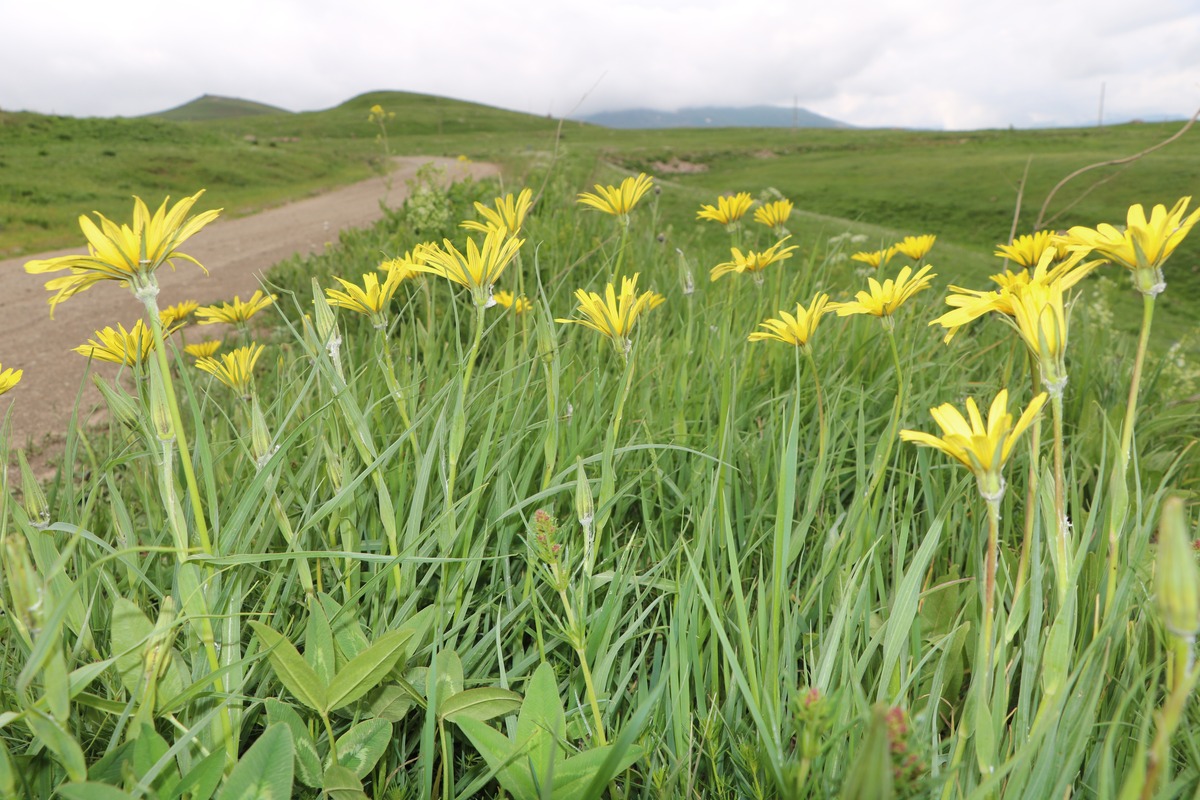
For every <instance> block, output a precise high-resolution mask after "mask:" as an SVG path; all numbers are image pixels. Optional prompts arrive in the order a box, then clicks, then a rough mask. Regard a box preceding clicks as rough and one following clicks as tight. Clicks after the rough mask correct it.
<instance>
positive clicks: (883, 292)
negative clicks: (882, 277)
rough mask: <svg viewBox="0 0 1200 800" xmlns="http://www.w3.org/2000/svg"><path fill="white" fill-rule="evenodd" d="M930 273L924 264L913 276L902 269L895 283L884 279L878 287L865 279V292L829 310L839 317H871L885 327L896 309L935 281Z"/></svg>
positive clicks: (869, 279)
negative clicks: (860, 315) (859, 315)
mask: <svg viewBox="0 0 1200 800" xmlns="http://www.w3.org/2000/svg"><path fill="white" fill-rule="evenodd" d="M931 269H933V267H932V266H931V265H929V264H926V265H925V266H923V267H921V269H920V271H919V272H917V274H916V275H913V272H912V267H905V268H904V269H902V270H900V274H899V275H897V276H896V280H894V281H893V280H892V279H891V278H888V279H887V280H886V281H884V282H883V283H882V284H880V283H879V281H877V280H875V279H874V278H867V286H868V287H869V290H868V291H865V292H859V293H858V294H856V295H855V296H854V297H855V299H854V300H853V301H851V302H848V303H831V304H830V305H829V309H830V310H831V311H835V312H837V315H838V316H839V317H846V316H849V315H851V314H871V315H872V316H876V317H880V318H881V319H883V320H884V324H885V325H886V324H888V323H889V322H890V321H891V316H892V314H894V313H895V312H896V309H898V308H899V307H900V306H901V305H903V304H904V302H905V301H906V300H908V298H910V297H912V296H913V295H915V294H917V293H918V292H922V291H924V290H926V289H928V288H929V283H930V281H932V280H933V279H934V278H936V277H937V275H935V274H931V273H930V272H929V270H931Z"/></svg>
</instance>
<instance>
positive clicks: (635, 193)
mask: <svg viewBox="0 0 1200 800" xmlns="http://www.w3.org/2000/svg"><path fill="white" fill-rule="evenodd" d="M653 185H654V180H653V178H651V177H650V176H648V175H647V174H646V173H644V172H639V173H638V176H637V177H636V178H632V177H630V178H626V179H625V180H623V181H621V185H620V186H601V185H600V184H598V183H597V184H596V192H595V194H593V193H592V192H580V194H579V199H578V202H580V203H583V204H584V205H585V206H591V207H592V208H594V209H596V210H598V211H603V212H604V213H605V214H612V215H613V216H614V217H619V218H620V219H621V221H622V222H624V223H625V224H626V225H628V224H629V212H631V211H633V207H634V206H635V205H637V202H638V200H641V199H642V197H643V196H644V195H645V194H646V192H648V191H650V187H651V186H653Z"/></svg>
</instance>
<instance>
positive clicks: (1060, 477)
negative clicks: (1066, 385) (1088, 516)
mask: <svg viewBox="0 0 1200 800" xmlns="http://www.w3.org/2000/svg"><path fill="white" fill-rule="evenodd" d="M1050 410H1051V411H1052V412H1053V413H1052V416H1053V417H1054V525H1055V529H1056V535H1055V537H1054V542H1055V550H1056V552H1057V553H1058V557H1057V559H1056V564H1055V571H1056V574H1057V578H1058V602H1059V605H1060V606H1061V605H1062V604H1063V603H1065V602H1066V599H1067V583H1068V580H1069V577H1068V570H1069V567H1070V565H1069V564H1068V560H1067V558H1068V555H1067V554H1068V553H1069V552H1070V542H1069V539H1070V532H1069V530H1068V529H1069V527H1070V522H1068V520H1067V501H1066V483H1067V480H1066V475H1065V470H1064V467H1063V400H1062V392H1061V391H1057V392H1054V393H1052V394H1051V397H1050Z"/></svg>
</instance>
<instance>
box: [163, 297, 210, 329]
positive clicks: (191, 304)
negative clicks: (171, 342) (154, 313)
mask: <svg viewBox="0 0 1200 800" xmlns="http://www.w3.org/2000/svg"><path fill="white" fill-rule="evenodd" d="M199 307H200V304H199V303H197V302H195V301H193V300H185V301H184V302H182V303H176V304H175V305H173V306H167V307H166V308H164V309H161V310H160V311H159V312H158V319H159V321H160V322H162V326H163V329H164V330H166V329H167V328H173V327H175V326H176V324H178V325H179V326H180V327H182V326H183V325H186V324H187V318H188V317H190V316H191V315H192V312H194V311H195V310H196V309H197V308H199Z"/></svg>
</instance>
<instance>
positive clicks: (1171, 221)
mask: <svg viewBox="0 0 1200 800" xmlns="http://www.w3.org/2000/svg"><path fill="white" fill-rule="evenodd" d="M1191 201H1192V198H1191V197H1183V198H1180V200H1179V202H1177V203H1176V204H1175V205H1174V206H1173V207H1172V208H1171V210H1170V211H1167V208H1166V206H1163V205H1156V206H1155V207H1154V209H1153V210H1152V211H1151V212H1150V219H1149V220H1147V219H1146V212H1145V210H1144V209H1143V208H1142V205H1141V203H1136V204H1134V205H1132V206H1130V207H1129V211H1128V213H1127V215H1126V224H1125V230H1123V231H1122V230H1117V229H1116V228H1114V227H1113V226H1112V225H1108V224H1105V223H1101V224H1100V225H1099V226H1097V227H1096V228H1095V229H1092V228H1084V227H1075V228H1071V230H1069V231H1067V236H1068V237H1069V239H1070V240H1071V241H1072V242H1073V243H1074V245H1075V246H1076V247H1077V248H1079V249H1082V250H1084V251H1091V252H1094V253H1096V255H1098V256H1102V257H1104V258H1107V259H1110V260H1112V261H1115V262H1116V263H1118V264H1120V265H1121V266H1123V267H1125V268H1126V269H1128V270H1131V271H1132V272H1133V284H1134V286H1136V287H1137V290H1138V291H1139V292H1141V293H1143V294H1148V295H1151V296H1154V295H1157V294H1159V293H1161V292H1162V290H1163V289H1165V288H1166V283H1165V282H1164V281H1163V274H1162V265H1163V262H1165V261H1166V260H1167V259H1168V258H1169V257H1170V255H1171V253H1173V252H1174V251H1175V248H1176V247H1178V246H1179V243H1180V242H1182V241H1183V239H1184V237H1186V236H1187V235H1188V232H1189V231H1190V230H1191V229H1192V226H1193V225H1195V224H1196V221H1197V220H1200V208H1198V209H1196V210H1195V211H1193V212H1192V213H1191V214H1188V215H1187V217H1184V212H1185V211H1186V210H1187V207H1188V203H1190V202H1191Z"/></svg>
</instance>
